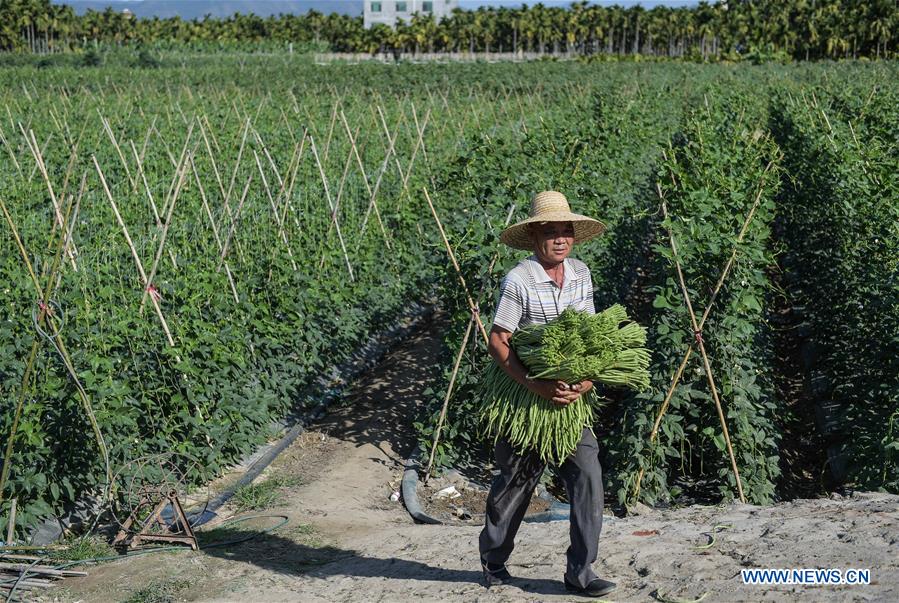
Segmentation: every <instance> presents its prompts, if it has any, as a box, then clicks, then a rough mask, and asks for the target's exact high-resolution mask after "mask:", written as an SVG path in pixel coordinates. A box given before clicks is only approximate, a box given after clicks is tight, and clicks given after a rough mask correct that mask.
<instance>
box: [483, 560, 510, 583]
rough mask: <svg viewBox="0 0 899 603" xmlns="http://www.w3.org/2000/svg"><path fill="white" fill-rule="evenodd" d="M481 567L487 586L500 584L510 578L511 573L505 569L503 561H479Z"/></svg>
mask: <svg viewBox="0 0 899 603" xmlns="http://www.w3.org/2000/svg"><path fill="white" fill-rule="evenodd" d="M481 569H483V570H484V581H486V582H487V588H490V587H491V586H502V585H503V584H508V583H509V581H511V580H512V574H510V573H509V570H507V569H506V565H505V564H504V563H481Z"/></svg>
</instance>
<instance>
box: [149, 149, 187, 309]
mask: <svg viewBox="0 0 899 603" xmlns="http://www.w3.org/2000/svg"><path fill="white" fill-rule="evenodd" d="M192 155H193V154H192V153H188V155H187V158H188V161H185V162H184V165H183V166H182V167H181V170H180V175H179V176H178V184H176V185H175V191H174V193H173V194H172V200H171V202H170V203H169V204H168V213H167V214H166V216H165V224H164V225H163V227H162V232H161V233H160V235H159V244H158V246H157V248H156V255H155V256H154V258H153V265H152V266H151V267H150V274H149V276H148V277H147V286H146V288H145V289H144V294H143V295H142V296H141V299H140V310H139V311H138V312H139V313H140V314H141V315H143V313H144V306H145V305H146V303H147V296H148V295H150V296H153V295H158V294H155V293H153V292H154V291H155V288H154V286H153V280H154V279H155V278H156V271H157V270H158V269H159V260H160V259H162V250H163V248H164V247H165V242H166V237H167V236H168V233H169V228H170V227H171V225H172V215H173V214H174V212H175V202H176V201H177V200H178V195H179V194H180V193H181V187H182V186H184V177H185V176H186V175H187V170H188V165H192V164H193V159H192Z"/></svg>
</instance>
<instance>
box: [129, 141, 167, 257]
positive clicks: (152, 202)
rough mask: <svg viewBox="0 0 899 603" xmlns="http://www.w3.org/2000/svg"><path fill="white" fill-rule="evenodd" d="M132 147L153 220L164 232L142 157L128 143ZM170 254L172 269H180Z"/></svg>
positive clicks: (132, 142)
mask: <svg viewBox="0 0 899 603" xmlns="http://www.w3.org/2000/svg"><path fill="white" fill-rule="evenodd" d="M128 142H129V143H130V145H131V153H132V154H133V155H134V160H135V162H136V163H137V172H138V175H139V176H140V179H141V182H143V184H144V191H145V192H146V193H147V199H149V200H150V209H152V210H153V219H154V220H155V221H156V228H158V229H160V230H162V227H163V225H162V218H160V217H159V209H158V208H157V207H156V201H155V200H154V199H153V193H152V192H150V185H149V184H148V183H147V175H146V172H144V166H143V163H142V162H141V159H140V156H139V155H138V153H137V147H135V146H134V141H133V140H129V141H128ZM167 251H168V254H169V261H171V262H172V268H177V267H178V262H177V261H175V255H174V254H173V253H172V251H171V249H169V250H167Z"/></svg>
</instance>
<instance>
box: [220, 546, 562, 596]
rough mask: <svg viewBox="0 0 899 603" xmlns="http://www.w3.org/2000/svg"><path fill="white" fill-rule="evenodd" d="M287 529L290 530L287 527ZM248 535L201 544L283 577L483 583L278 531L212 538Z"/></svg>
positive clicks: (543, 589) (528, 583) (536, 588)
mask: <svg viewBox="0 0 899 603" xmlns="http://www.w3.org/2000/svg"><path fill="white" fill-rule="evenodd" d="M287 533H288V534H289V531H288V532H287ZM251 536H253V538H252V540H249V541H247V542H243V543H241V544H236V545H233V546H228V547H221V548H204V549H203V552H204V553H205V554H207V555H210V556H212V557H219V558H221V559H226V560H228V561H240V562H244V563H249V564H253V565H255V566H257V567H259V568H261V569H265V570H267V571H271V572H277V573H279V574H284V575H287V576H304V577H308V578H312V579H327V578H330V577H332V576H343V577H355V578H373V577H375V578H389V579H398V580H421V581H423V582H447V583H457V584H463V583H464V584H483V582H482V576H481V572H480V571H479V570H465V569H446V568H441V567H433V566H430V565H427V564H425V563H420V562H418V561H411V560H408V559H400V558H397V557H389V558H378V557H369V556H366V555H362V554H360V553H358V552H356V551H354V550H349V549H341V548H337V547H333V546H330V545H318V544H315V543H310V544H303V543H299V542H296V541H294V540H291V539H289V538H286V537H284V536H281V535H278V534H260V533H258V532H253V531H245V530H222V531H217V535H216V540H219V539H220V540H228V541H230V540H240V539H243V538H248V537H251ZM350 560H351V561H350ZM512 585H513V586H515V587H517V588H519V589H521V590H522V591H524V592H528V593H534V594H538V595H559V594H564V593H565V589H564V587H563V585H562V583H561V581H559V580H547V579H543V578H528V579H525V578H521V579H519V580H516V581H515V582H514V583H513V584H512Z"/></svg>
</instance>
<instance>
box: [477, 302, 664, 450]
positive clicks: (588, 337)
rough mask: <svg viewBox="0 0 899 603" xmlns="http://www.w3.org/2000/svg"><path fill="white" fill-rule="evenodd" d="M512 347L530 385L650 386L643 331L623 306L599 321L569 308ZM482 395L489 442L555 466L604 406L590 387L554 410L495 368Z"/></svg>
mask: <svg viewBox="0 0 899 603" xmlns="http://www.w3.org/2000/svg"><path fill="white" fill-rule="evenodd" d="M622 323H624V324H622ZM510 343H511V345H512V349H513V350H515V353H516V354H517V355H518V358H520V359H521V362H522V363H523V364H524V365H525V367H526V368H527V369H528V376H529V377H530V378H532V379H552V380H559V381H564V382H565V383H568V384H575V383H580V382H582V381H585V380H590V381H598V382H601V383H605V384H607V385H612V386H621V387H628V388H631V389H637V390H639V389H644V388H646V387H649V372H648V370H647V369H648V367H649V351H648V350H646V348H644V347H643V346H644V344H645V343H646V330H645V329H644V328H643V327H641V326H640V325H638V324H637V323H634V322H629V320H628V317H627V312H626V311H625V309H624V308H623V307H622V306H620V305H618V304H616V305H614V306H612V307H610V308H608V309H606V310H604V311H602V312H600V313H598V314H588V313H586V312H577V311H575V310H572V309H570V308H569V309H566V310H565V311H564V312H562V314H561V316H559V317H558V318H557V319H555V320H553V321H551V322H549V323H546V324H541V325H531V326H528V327H524V328H522V329H519V330H518V331H516V332H515V333H514V334H513V335H512V339H511V342H510ZM484 393H485V396H484V398H483V400H484V404H483V405H482V407H481V413H480V414H481V420H482V422H483V425H484V427H485V430H486V432H487V434H488V435H490V436H493V438H494V439H497V438H499V437H500V436H503V437H505V438H507V439H508V440H509V443H510V444H512V446H513V447H515V448H516V449H518V450H520V451H522V452H525V451H529V450H535V451H536V452H537V453H538V454H539V455H540V458H541V459H542V460H544V461H547V462H552V463H556V464H558V463H561V462H563V461H564V460H565V459H566V458H567V457H568V456H569V455H571V454H572V453H573V452H574V451H575V449H576V448H577V444H578V441H580V438H581V432H582V430H583V428H584V427H589V426H592V424H593V421H594V409H595V407H596V406H597V405H598V403H599V398H598V397H597V395H596V390H595V388H593V389H591V390H590V391H588V392H587V393H585V394H583V395H581V396H580V397H579V398H578V399H577V400H576V401H575V402H572V403H571V404H568V405H565V406H559V405H556V404H554V403H553V402H552V401H550V400H546V399H544V398H541V397H540V396H538V395H537V394H535V393H533V392H532V391H531V390H529V389H528V388H526V387H524V386H523V385H521V384H519V383H518V382H516V381H514V380H513V379H512V378H510V377H509V376H508V375H507V374H506V373H505V371H503V370H502V368H500V367H499V365H498V364H496V363H495V362H491V363H490V367H489V368H488V369H487V372H486V375H485V381H484Z"/></svg>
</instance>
